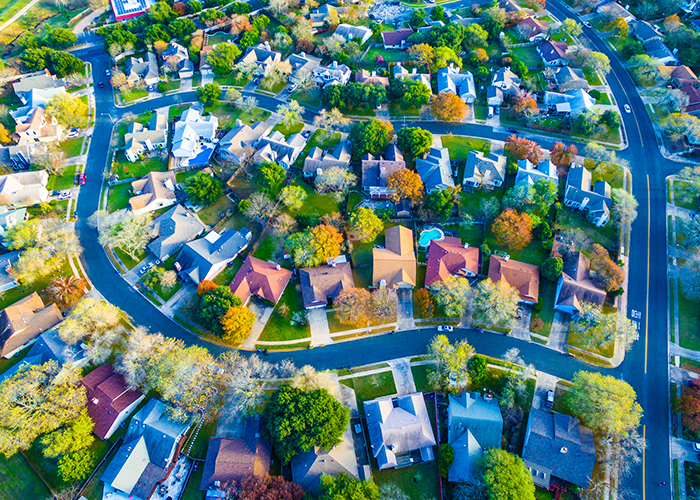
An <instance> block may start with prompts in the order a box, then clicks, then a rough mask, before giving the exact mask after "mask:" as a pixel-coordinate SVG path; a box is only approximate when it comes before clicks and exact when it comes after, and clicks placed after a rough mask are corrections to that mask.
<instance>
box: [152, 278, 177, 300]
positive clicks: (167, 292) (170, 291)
mask: <svg viewBox="0 0 700 500" xmlns="http://www.w3.org/2000/svg"><path fill="white" fill-rule="evenodd" d="M180 288H182V285H181V284H180V282H177V283H175V286H174V287H172V288H163V287H162V286H160V283H159V284H157V285H156V286H154V287H151V289H152V290H153V291H154V292H156V294H157V295H158V296H159V297H160V298H161V299H163V301H164V302H167V301H168V300H170V299H171V298H172V296H173V295H175V294H176V293H177V291H178V290H179V289H180Z"/></svg>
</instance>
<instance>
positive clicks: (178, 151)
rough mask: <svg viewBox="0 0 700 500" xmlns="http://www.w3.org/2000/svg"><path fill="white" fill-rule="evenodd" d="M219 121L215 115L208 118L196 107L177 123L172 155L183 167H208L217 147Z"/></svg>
mask: <svg viewBox="0 0 700 500" xmlns="http://www.w3.org/2000/svg"><path fill="white" fill-rule="evenodd" d="M218 127H219V119H218V118H217V117H216V116H214V115H209V116H207V117H206V118H205V117H202V116H201V115H200V112H199V111H198V110H196V109H195V108H194V107H191V108H189V109H188V110H187V111H185V112H184V113H183V114H182V116H181V117H180V120H178V121H177V122H175V131H174V133H173V146H172V151H171V152H172V155H173V157H174V158H176V159H177V160H179V161H180V164H181V165H183V166H191V167H194V166H199V165H206V164H207V163H208V162H209V159H210V158H211V155H212V154H213V153H214V148H215V147H216V142H217V140H216V130H217V128H218Z"/></svg>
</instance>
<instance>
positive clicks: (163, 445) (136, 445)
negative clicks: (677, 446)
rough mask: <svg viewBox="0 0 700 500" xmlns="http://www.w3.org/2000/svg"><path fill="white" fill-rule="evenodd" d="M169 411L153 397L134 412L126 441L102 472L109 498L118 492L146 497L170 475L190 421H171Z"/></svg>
mask: <svg viewBox="0 0 700 500" xmlns="http://www.w3.org/2000/svg"><path fill="white" fill-rule="evenodd" d="M167 410H168V408H167V406H166V405H165V404H164V403H162V402H160V401H158V400H157V399H151V400H150V401H149V402H148V403H146V405H145V406H144V407H143V408H141V409H140V410H139V411H138V412H137V413H136V414H134V416H133V417H132V419H131V422H130V423H129V428H128V429H127V431H126V435H125V436H124V442H123V443H122V445H121V447H120V448H119V451H117V454H116V455H115V456H114V458H113V459H112V461H111V462H110V463H109V465H108V466H107V469H106V470H105V471H104V473H103V474H102V477H101V479H102V481H103V482H104V484H105V487H104V495H105V497H106V498H109V494H110V493H111V494H115V493H116V494H117V495H119V494H121V495H123V496H124V497H128V498H130V499H133V500H146V499H148V498H149V497H150V496H151V495H152V494H153V492H154V491H155V490H156V488H157V487H158V485H159V484H160V483H162V482H163V481H165V480H166V479H167V478H168V476H169V475H170V473H171V472H172V469H173V466H174V465H175V463H176V462H177V460H178V458H179V455H180V449H181V447H182V445H183V443H184V441H185V438H186V436H185V433H186V432H187V429H189V424H185V423H180V422H176V421H174V420H171V419H170V418H168V415H167ZM117 492H119V493H117Z"/></svg>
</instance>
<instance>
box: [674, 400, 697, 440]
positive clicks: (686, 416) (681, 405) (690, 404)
mask: <svg viewBox="0 0 700 500" xmlns="http://www.w3.org/2000/svg"><path fill="white" fill-rule="evenodd" d="M675 410H676V411H677V412H680V413H681V415H682V416H683V426H684V427H687V428H688V429H690V430H691V431H695V432H698V431H700V399H698V398H696V397H695V396H691V395H686V396H681V397H680V398H678V399H677V400H676V405H675Z"/></svg>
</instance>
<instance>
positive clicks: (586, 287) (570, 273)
mask: <svg viewBox="0 0 700 500" xmlns="http://www.w3.org/2000/svg"><path fill="white" fill-rule="evenodd" d="M562 260H563V261H564V269H563V271H562V274H561V278H560V279H559V286H558V287H557V294H556V298H555V301H554V304H555V306H560V305H561V306H569V307H570V308H573V309H575V310H577V311H580V310H581V303H582V302H588V303H590V304H596V305H599V306H602V305H603V304H604V303H605V296H606V293H605V290H603V289H602V288H600V287H599V286H598V285H596V284H595V283H593V281H591V279H590V267H591V263H590V260H589V259H588V257H586V256H585V255H584V254H583V253H581V252H567V253H565V254H564V255H563V256H562Z"/></svg>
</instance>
